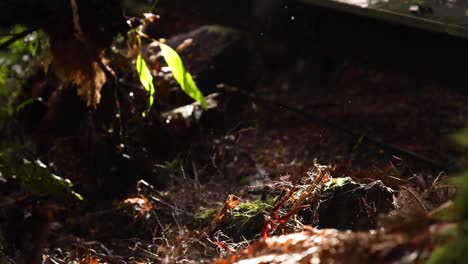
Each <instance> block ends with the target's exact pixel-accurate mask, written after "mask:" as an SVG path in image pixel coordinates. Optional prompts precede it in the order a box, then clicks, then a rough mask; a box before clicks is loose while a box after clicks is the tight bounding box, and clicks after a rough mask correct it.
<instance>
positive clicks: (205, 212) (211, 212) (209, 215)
mask: <svg viewBox="0 0 468 264" xmlns="http://www.w3.org/2000/svg"><path fill="white" fill-rule="evenodd" d="M217 212H218V210H217V209H213V208H203V209H201V210H199V211H198V212H197V213H196V214H195V215H193V220H195V222H197V223H198V224H199V225H206V224H208V223H209V222H211V220H212V219H213V217H215V215H216V213H217Z"/></svg>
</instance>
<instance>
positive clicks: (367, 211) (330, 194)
mask: <svg viewBox="0 0 468 264" xmlns="http://www.w3.org/2000/svg"><path fill="white" fill-rule="evenodd" d="M321 200H322V202H321V204H320V207H319V220H318V227H319V228H336V229H351V230H369V229H372V228H375V227H376V226H377V217H378V215H379V214H386V213H388V212H389V211H390V210H392V209H393V208H394V206H393V190H392V189H390V188H388V187H386V186H385V185H384V184H383V183H382V182H381V181H374V182H372V183H369V184H359V183H356V182H354V181H352V180H351V178H349V177H345V178H336V179H332V180H331V181H329V182H327V183H326V184H325V189H324V192H323V195H322V198H321Z"/></svg>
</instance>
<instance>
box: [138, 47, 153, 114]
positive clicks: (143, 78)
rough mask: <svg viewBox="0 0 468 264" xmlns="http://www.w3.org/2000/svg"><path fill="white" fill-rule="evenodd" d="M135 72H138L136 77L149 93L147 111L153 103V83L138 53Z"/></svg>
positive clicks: (149, 72) (151, 76)
mask: <svg viewBox="0 0 468 264" xmlns="http://www.w3.org/2000/svg"><path fill="white" fill-rule="evenodd" d="M136 70H137V72H138V77H139V78H140V82H141V84H142V85H143V87H145V89H146V91H148V93H149V103H148V110H149V109H150V108H151V106H152V105H153V102H154V83H153V75H151V71H150V69H149V68H148V65H147V64H146V62H145V60H144V59H143V57H142V56H141V53H138V57H137V60H136Z"/></svg>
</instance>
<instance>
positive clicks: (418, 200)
mask: <svg viewBox="0 0 468 264" xmlns="http://www.w3.org/2000/svg"><path fill="white" fill-rule="evenodd" d="M400 187H401V188H402V189H404V190H405V191H407V192H409V193H410V194H411V196H413V197H414V199H416V201H417V202H418V204H419V206H421V208H422V209H423V210H424V212H425V213H426V214H427V213H428V212H429V211H427V208H426V206H425V205H424V202H423V201H422V200H421V198H420V197H419V196H418V195H417V194H416V193H414V192H413V191H412V190H411V189H410V188H407V187H405V186H403V185H402V186H400Z"/></svg>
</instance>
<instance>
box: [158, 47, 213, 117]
mask: <svg viewBox="0 0 468 264" xmlns="http://www.w3.org/2000/svg"><path fill="white" fill-rule="evenodd" d="M159 47H160V48H161V54H162V55H163V57H164V60H166V63H167V65H168V66H169V67H171V70H172V75H173V76H174V79H175V80H176V81H177V82H178V83H179V85H180V87H181V88H182V90H183V91H184V92H185V93H186V94H187V95H188V96H190V97H192V98H193V99H194V100H195V101H197V102H198V103H199V104H200V105H201V106H202V107H203V108H205V109H206V108H207V104H206V101H205V97H203V94H202V93H201V92H200V90H199V89H198V87H197V85H196V84H195V82H194V81H193V78H192V75H191V74H190V73H189V72H188V71H187V70H186V69H185V67H184V64H183V63H182V59H181V58H180V56H179V54H177V52H176V51H175V50H173V49H172V48H171V47H169V46H168V45H166V44H163V43H159Z"/></svg>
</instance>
